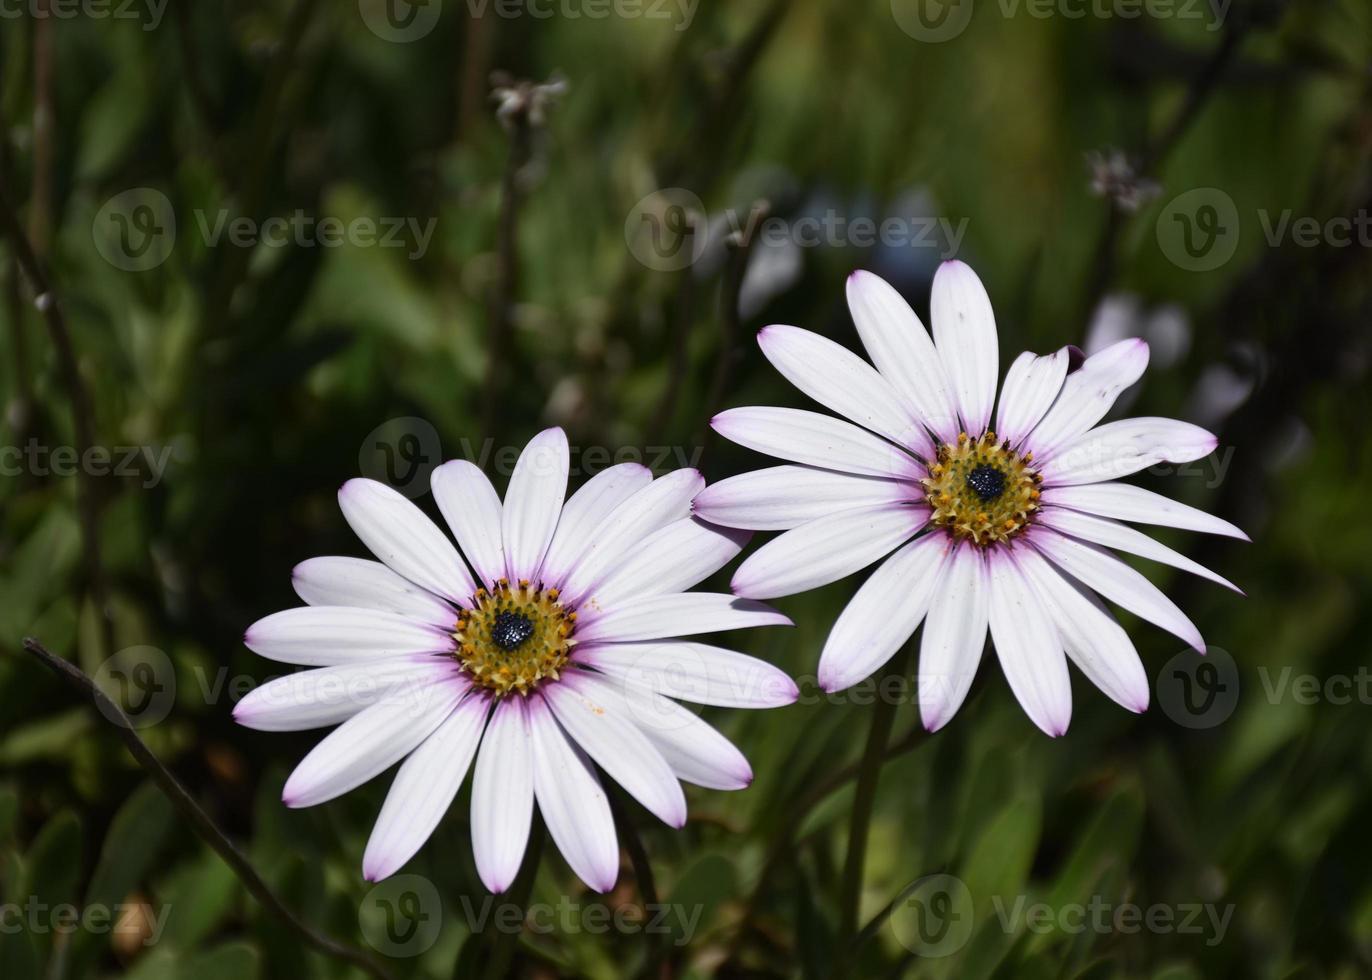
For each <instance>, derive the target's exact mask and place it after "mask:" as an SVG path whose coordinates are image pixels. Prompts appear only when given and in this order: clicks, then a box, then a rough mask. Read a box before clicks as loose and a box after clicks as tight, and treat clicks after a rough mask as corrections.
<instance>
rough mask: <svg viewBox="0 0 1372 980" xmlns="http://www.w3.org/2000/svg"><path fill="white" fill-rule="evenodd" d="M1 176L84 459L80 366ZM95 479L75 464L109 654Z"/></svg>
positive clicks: (89, 423) (5, 218) (12, 233)
mask: <svg viewBox="0 0 1372 980" xmlns="http://www.w3.org/2000/svg"><path fill="white" fill-rule="evenodd" d="M7 177H8V175H6V174H0V235H3V237H6V238H8V239H9V241H10V246H11V248H12V249H13V252H14V260H15V262H16V263H17V264H18V266H19V268H20V269H21V270H23V273H24V275H25V277H27V278H28V280H29V284H30V285H31V286H32V287H33V292H34V297H35V298H34V304H35V305H36V306H37V307H38V309H39V311H40V312H41V313H42V314H43V320H44V322H45V323H46V324H47V325H48V334H49V335H50V336H51V338H52V345H53V347H54V348H55V349H56V351H57V363H58V365H59V366H60V367H61V371H62V382H63V384H64V385H65V387H66V389H67V399H68V400H69V401H70V402H71V414H72V430H73V434H74V435H75V442H76V445H75V447H74V448H75V449H76V453H77V457H78V458H80V459H85V458H86V455H87V453H88V452H89V451H90V448H91V445H92V443H93V442H94V439H95V436H94V432H95V411H94V408H93V407H92V403H91V397H90V392H89V391H88V390H87V389H86V383H85V381H83V380H82V378H81V366H80V365H79V364H78V363H77V360H76V346H75V345H74V344H73V343H72V339H71V331H70V330H68V329H67V319H66V316H65V315H64V314H63V312H62V304H61V303H60V302H58V299H57V294H56V293H54V292H53V289H52V284H51V283H50V282H49V281H48V277H47V274H46V273H45V272H44V271H43V263H42V260H40V259H39V257H38V253H37V252H35V251H34V247H33V243H32V242H30V241H29V237H28V235H26V234H25V233H24V226H23V225H22V224H21V223H20V221H19V214H18V212H16V211H15V210H14V206H13V205H12V204H11V203H10V199H9V195H8V191H7V189H6V187H5V186H4V183H3V181H4V179H7ZM95 480H96V477H95V474H94V473H93V472H92V470H91V469H90V467H87V466H82V467H80V477H79V479H78V481H77V484H76V512H77V519H78V520H79V522H80V525H81V546H82V551H83V552H84V557H85V564H86V585H87V588H89V589H90V592H91V597H92V599H93V600H94V602H95V607H96V614H97V617H98V619H99V623H100V629H101V638H102V639H103V640H104V643H105V650H104V654H103V655H104V656H106V657H109V656H113V655H114V623H113V621H112V620H111V619H110V610H109V603H108V601H107V599H108V591H107V589H106V587H105V568H104V564H103V563H102V562H101V560H100V502H99V495H98V490H99V488H98V486H97V484H96V482H95Z"/></svg>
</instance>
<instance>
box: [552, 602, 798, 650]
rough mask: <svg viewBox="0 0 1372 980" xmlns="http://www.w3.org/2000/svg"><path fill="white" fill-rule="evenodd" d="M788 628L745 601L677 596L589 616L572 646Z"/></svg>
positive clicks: (775, 615) (622, 605) (626, 604)
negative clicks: (756, 629) (762, 628)
mask: <svg viewBox="0 0 1372 980" xmlns="http://www.w3.org/2000/svg"><path fill="white" fill-rule="evenodd" d="M585 608H586V607H584V606H583V607H582V609H585ZM578 613H580V610H579V611H578ZM790 625H792V623H791V621H790V620H789V619H788V618H786V617H785V616H783V615H782V614H781V613H779V612H777V611H776V610H775V609H773V608H772V607H771V606H765V605H763V604H762V603H760V602H754V601H752V600H751V599H740V598H739V597H738V596H734V595H724V594H722V593H718V592H677V593H674V594H672V595H663V596H647V597H644V598H640V599H630V600H627V601H625V602H622V603H620V604H619V605H617V606H616V607H615V608H614V609H610V610H606V611H604V612H598V611H596V610H589V611H588V612H587V616H586V621H583V622H582V623H580V624H578V626H577V630H576V641H577V642H578V643H590V642H592V641H596V640H598V641H600V642H624V641H629V640H661V639H668V638H671V637H677V636H696V635H699V634H701V633H722V632H724V631H726V630H739V629H751V628H752V627H755V626H790Z"/></svg>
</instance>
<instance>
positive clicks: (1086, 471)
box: [1039, 417, 1218, 487]
mask: <svg viewBox="0 0 1372 980" xmlns="http://www.w3.org/2000/svg"><path fill="white" fill-rule="evenodd" d="M1217 444H1218V440H1217V439H1216V438H1215V436H1214V435H1213V434H1212V433H1210V432H1207V431H1206V430H1204V429H1202V428H1201V427H1200V426H1198V425H1192V424H1191V423H1190V422H1179V421H1177V420H1176V419H1162V418H1148V417H1144V418H1133V419H1121V420H1120V421H1118V422H1108V423H1106V424H1105V425H1102V426H1099V427H1098V428H1095V429H1092V430H1091V431H1090V432H1087V433H1085V434H1083V435H1081V436H1080V437H1078V438H1077V439H1076V440H1074V441H1072V442H1070V443H1067V444H1066V445H1064V446H1062V447H1061V448H1060V449H1058V450H1056V451H1054V453H1053V455H1052V456H1051V457H1050V458H1048V459H1047V460H1046V461H1045V462H1044V463H1043V465H1042V466H1041V467H1040V469H1039V475H1040V476H1042V477H1043V483H1044V486H1047V487H1056V486H1067V485H1072V484H1080V483H1104V482H1106V481H1108V480H1118V479H1119V478H1120V477H1122V476H1128V475H1129V474H1130V473H1137V472H1138V471H1139V470H1142V469H1147V468H1148V467H1150V466H1154V465H1156V464H1158V463H1189V462H1191V461H1192V460H1197V459H1200V458H1201V457H1202V456H1208V455H1210V453H1212V452H1214V450H1215V446H1216V445H1217Z"/></svg>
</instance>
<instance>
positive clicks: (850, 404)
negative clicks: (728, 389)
mask: <svg viewBox="0 0 1372 980" xmlns="http://www.w3.org/2000/svg"><path fill="white" fill-rule="evenodd" d="M757 340H758V345H759V346H760V347H761V348H762V352H763V353H764V354H765V355H767V359H768V360H769V361H771V362H772V365H773V367H775V368H776V369H777V370H778V371H780V372H781V373H782V375H783V376H784V377H785V378H786V380H788V381H790V382H791V384H793V385H795V386H796V387H797V388H799V389H800V390H801V391H803V392H804V393H805V394H807V395H809V396H810V397H811V398H813V399H814V400H815V401H817V402H819V403H820V404H821V405H823V406H824V407H825V408H828V409H830V410H832V411H834V412H837V413H838V414H839V415H842V416H843V417H844V418H846V419H848V420H849V421H851V422H854V423H856V424H858V425H860V426H862V427H863V428H864V429H868V430H870V431H872V432H875V433H877V435H881V436H885V437H886V438H887V439H890V440H891V441H892V442H894V443H896V444H897V445H899V446H904V447H906V448H907V449H909V450H911V451H912V452H915V453H918V454H919V455H920V456H923V457H924V458H925V459H929V458H932V456H933V454H934V444H933V442H932V441H931V440H930V438H929V434H928V433H927V432H925V431H924V426H923V425H922V424H920V422H919V421H918V419H917V416H916V413H915V410H914V409H913V408H912V407H911V406H910V405H908V404H907V402H906V400H905V399H904V398H903V397H902V396H901V395H900V394H899V393H898V392H897V391H896V389H895V387H894V386H893V385H892V384H891V383H890V382H889V381H887V380H886V379H885V378H884V377H882V376H881V375H880V374H879V373H878V372H877V370H876V369H875V368H874V367H872V366H871V365H870V364H868V363H867V362H866V361H864V360H863V359H862V358H860V357H858V356H857V355H856V354H854V353H853V352H852V351H850V350H848V349H847V348H846V347H842V346H840V345H838V344H836V343H834V342H833V341H832V340H829V339H828V338H826V337H821V336H820V335H819V334H816V333H811V332H810V331H808V330H801V329H800V328H799V327H787V326H780V325H778V326H772V327H765V328H764V329H763V330H762V331H761V332H759V333H758V336H757Z"/></svg>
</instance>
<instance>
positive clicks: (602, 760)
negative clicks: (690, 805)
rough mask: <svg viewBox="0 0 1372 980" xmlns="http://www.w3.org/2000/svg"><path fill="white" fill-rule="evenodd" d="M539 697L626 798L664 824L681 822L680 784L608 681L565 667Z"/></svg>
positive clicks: (683, 819)
mask: <svg viewBox="0 0 1372 980" xmlns="http://www.w3.org/2000/svg"><path fill="white" fill-rule="evenodd" d="M543 696H544V698H545V699H546V700H547V701H548V703H549V704H550V705H551V706H552V709H553V713H554V714H555V715H557V720H558V721H559V722H561V724H562V727H563V728H564V729H565V730H566V732H567V734H568V735H570V736H571V738H572V740H573V741H574V742H576V744H577V745H579V746H580V747H581V748H582V749H583V750H584V751H585V752H586V754H587V755H589V756H590V757H591V758H592V759H594V760H595V761H596V764H597V765H599V766H600V768H601V769H604V770H605V772H606V773H607V774H609V776H610V778H611V779H613V780H614V781H615V782H617V783H619V785H621V786H623V787H624V789H625V791H627V792H628V794H629V795H630V796H632V797H633V798H634V799H636V800H638V802H640V803H642V804H643V806H644V807H646V808H647V810H648V811H649V812H650V813H653V814H656V815H657V817H658V818H659V819H660V820H662V821H663V822H665V823H666V824H668V825H669V826H672V827H680V826H681V825H682V824H684V823H685V822H686V796H685V794H683V793H682V791H681V784H680V783H679V782H677V779H676V776H674V775H673V774H672V769H671V767H670V766H668V765H667V761H666V760H665V759H663V758H662V753H660V752H659V751H658V750H657V749H656V748H654V747H653V744H652V743H651V742H649V741H648V738H647V736H646V735H644V734H643V732H641V731H640V730H639V728H638V726H637V725H636V724H634V721H633V715H632V713H631V712H630V711H629V710H628V707H627V706H626V705H625V704H624V702H623V699H621V698H620V697H619V695H618V694H617V693H616V691H615V689H614V687H613V686H612V685H610V684H607V683H606V682H605V681H603V680H601V679H599V678H596V677H594V676H592V675H591V674H588V673H586V672H585V671H581V670H571V671H567V672H566V673H564V674H563V675H562V679H561V680H560V681H559V682H558V683H556V684H548V685H545V686H544V688H543Z"/></svg>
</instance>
